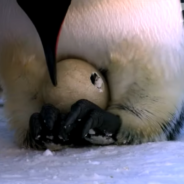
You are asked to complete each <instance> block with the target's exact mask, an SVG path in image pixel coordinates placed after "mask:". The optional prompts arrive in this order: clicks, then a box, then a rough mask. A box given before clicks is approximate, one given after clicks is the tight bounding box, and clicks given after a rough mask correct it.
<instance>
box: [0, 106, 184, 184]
mask: <svg viewBox="0 0 184 184" xmlns="http://www.w3.org/2000/svg"><path fill="white" fill-rule="evenodd" d="M0 145H1V150H0V184H183V183H184V134H182V135H181V136H180V138H179V139H178V140H177V141H170V142H158V143H147V144H142V145H137V146H105V147H86V148H65V149H63V150H61V151H58V152H51V151H50V150H46V151H33V150H25V149H20V148H18V147H17V146H16V145H15V143H14V141H13V136H12V132H11V131H10V130H8V127H7V124H6V120H5V118H4V117H3V109H2V108H0Z"/></svg>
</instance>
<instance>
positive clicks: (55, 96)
mask: <svg viewBox="0 0 184 184" xmlns="http://www.w3.org/2000/svg"><path fill="white" fill-rule="evenodd" d="M57 82H58V84H57V86H56V87H54V86H53V85H52V83H51V82H50V80H45V82H44V84H43V98H44V101H45V103H51V104H53V105H54V106H56V107H57V108H59V109H60V110H61V111H62V112H69V111H70V109H71V106H72V104H74V103H75V102H77V101H78V100H80V99H86V100H89V101H91V102H93V103H95V104H96V105H98V106H99V107H101V108H102V109H105V108H106V107H107V103H108V99H109V91H108V87H107V84H106V81H105V80H104V78H103V76H102V74H101V73H100V72H99V71H98V70H97V69H96V68H95V67H93V66H92V65H90V64H89V63H87V62H85V61H82V60H78V59H67V60H63V61H60V62H59V63H57Z"/></svg>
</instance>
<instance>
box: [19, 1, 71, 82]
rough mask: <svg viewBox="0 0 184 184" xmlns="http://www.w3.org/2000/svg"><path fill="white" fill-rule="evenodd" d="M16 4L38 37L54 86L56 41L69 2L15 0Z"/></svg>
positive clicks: (55, 79) (55, 80)
mask: <svg viewBox="0 0 184 184" xmlns="http://www.w3.org/2000/svg"><path fill="white" fill-rule="evenodd" d="M17 3H18V4H19V6H20V7H21V8H22V9H23V10H24V12H25V13H26V14H27V16H28V17H29V18H30V20H31V21H32V23H33V24H34V26H35V28H36V30H37V32H38V34H39V36H40V39H41V42H42V45H43V49H44V53H45V59H46V63H47V67H48V71H49V75H50V79H51V81H52V84H53V85H54V86H56V85H57V78H56V76H57V75H56V74H57V73H56V52H57V40H58V37H59V33H60V30H61V26H62V23H63V20H64V18H65V15H66V13H67V10H68V8H69V5H70V3H71V0H62V1H55V0H45V1H42V2H40V1H33V0H26V1H25V0H17Z"/></svg>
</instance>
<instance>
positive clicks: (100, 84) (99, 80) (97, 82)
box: [90, 72, 103, 92]
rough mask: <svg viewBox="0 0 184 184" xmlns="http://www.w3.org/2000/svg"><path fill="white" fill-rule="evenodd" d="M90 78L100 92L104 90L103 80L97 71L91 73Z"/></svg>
mask: <svg viewBox="0 0 184 184" xmlns="http://www.w3.org/2000/svg"><path fill="white" fill-rule="evenodd" d="M90 80H91V83H92V84H93V85H94V86H95V87H96V88H97V89H98V90H99V92H103V89H102V88H103V80H102V78H101V77H100V76H99V75H98V74H97V73H96V72H93V73H92V74H91V76H90Z"/></svg>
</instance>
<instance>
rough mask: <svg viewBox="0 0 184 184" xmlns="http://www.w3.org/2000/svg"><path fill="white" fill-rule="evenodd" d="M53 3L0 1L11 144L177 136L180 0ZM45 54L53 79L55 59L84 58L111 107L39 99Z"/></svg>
mask: <svg viewBox="0 0 184 184" xmlns="http://www.w3.org/2000/svg"><path fill="white" fill-rule="evenodd" d="M59 2H60V3H61V5H59V4H56V2H55V5H54V4H53V1H44V5H42V6H40V8H38V4H37V3H36V1H26V4H25V2H23V1H18V4H17V2H16V1H13V0H2V1H1V3H2V5H1V7H3V11H1V16H0V17H1V18H0V24H1V27H2V26H3V29H2V30H1V37H0V43H1V45H0V75H1V76H0V77H1V83H2V86H3V89H4V94H5V99H6V102H5V112H6V114H7V117H8V122H9V123H10V125H11V126H12V128H13V129H14V130H15V136H16V140H17V142H18V144H19V145H21V146H24V147H33V148H38V149H46V148H50V149H59V148H61V147H62V145H63V144H65V143H66V142H67V141H69V142H70V141H71V142H72V140H74V139H75V138H76V139H77V138H78V137H80V138H81V140H82V139H84V140H86V141H88V142H90V143H92V144H101V145H107V144H113V143H115V144H121V145H122V144H139V143H143V142H149V141H163V140H170V139H175V138H176V136H177V135H178V133H179V131H180V129H181V127H182V126H183V122H182V120H183V100H184V95H183V90H184V83H183V80H182V79H183V77H184V76H183V75H184V71H183V69H184V53H183V45H184V36H183V33H184V32H183V21H182V10H181V4H180V2H179V1H178V0H168V1H165V0H149V1H147V0H139V2H138V1H137V0H124V1H122V0H114V1H112V0H101V1H98V0H88V1H86V0H72V2H71V5H70V7H69V9H68V12H67V14H66V16H63V15H64V14H65V13H66V10H67V7H68V6H69V4H70V1H58V3H59ZM62 3H63V5H62ZM64 3H67V5H66V6H64ZM63 7H65V8H64V10H63V9H62V8H63ZM166 7H167V8H166ZM59 8H61V11H60V10H59ZM51 9H52V10H54V12H53V13H52V12H51ZM59 12H60V13H61V12H62V16H61V17H62V18H61V19H60V20H59V23H58V24H57V26H56V24H55V25H54V24H52V23H53V22H54V21H56V20H57V18H58V17H59V16H60V15H59ZM171 12H172V13H171ZM57 13H58V14H57ZM26 14H27V15H28V16H26ZM28 17H29V18H28ZM63 17H65V19H64V22H63ZM31 21H32V22H31ZM62 22H63V24H62ZM61 25H62V26H61ZM60 27H61V30H60V31H59V29H60ZM49 30H50V31H49ZM46 33H49V34H46ZM58 35H59V36H58ZM10 38H11V39H10ZM40 38H41V39H40ZM56 38H57V39H56ZM40 40H41V41H40ZM56 43H58V44H56ZM56 45H57V52H56V59H55V48H56ZM45 56H46V57H45ZM45 58H46V61H47V64H48V68H49V71H50V76H51V79H52V82H53V84H54V85H56V78H55V76H56V75H55V71H56V70H55V64H56V63H55V60H56V62H57V61H60V60H62V59H66V58H82V59H83V60H86V61H87V62H89V63H90V64H92V65H94V66H96V67H97V68H98V69H101V70H105V71H106V76H107V81H108V85H109V89H110V95H111V96H110V101H109V106H108V108H107V109H106V110H102V109H100V108H99V107H97V106H96V105H94V104H93V103H91V102H90V101H87V100H83V99H81V100H79V101H78V102H76V103H75V104H73V106H72V107H71V111H70V112H69V113H68V114H67V115H63V114H62V112H59V111H58V110H57V109H56V108H55V107H53V106H52V105H43V102H42V96H41V94H40V91H41V89H40V88H41V87H42V85H41V84H42V82H43V77H44V75H45V72H47V68H46V66H45ZM99 61H100V62H99ZM41 107H42V110H41V112H40V113H35V112H38V111H40V109H41ZM78 120H80V121H78ZM48 127H49V128H48ZM91 130H93V131H92V134H91ZM48 132H49V133H48Z"/></svg>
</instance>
